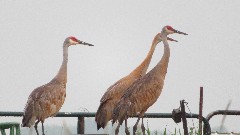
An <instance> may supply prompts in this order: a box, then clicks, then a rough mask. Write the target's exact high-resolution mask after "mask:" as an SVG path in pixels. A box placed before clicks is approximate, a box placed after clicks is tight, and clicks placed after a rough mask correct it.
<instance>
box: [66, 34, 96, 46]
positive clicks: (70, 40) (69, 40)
mask: <svg viewBox="0 0 240 135" xmlns="http://www.w3.org/2000/svg"><path fill="white" fill-rule="evenodd" d="M65 44H68V45H69V46H70V45H77V44H82V45H88V46H94V45H92V44H89V43H86V42H83V41H80V40H78V39H77V38H75V37H73V36H70V37H68V38H66V40H65Z"/></svg>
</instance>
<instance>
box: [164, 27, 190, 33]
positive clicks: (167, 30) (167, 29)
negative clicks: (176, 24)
mask: <svg viewBox="0 0 240 135" xmlns="http://www.w3.org/2000/svg"><path fill="white" fill-rule="evenodd" d="M162 32H166V33H167V34H173V33H178V34H183V35H188V34H187V33H184V32H181V31H178V30H175V29H173V27H171V26H169V25H167V26H165V27H163V29H162Z"/></svg>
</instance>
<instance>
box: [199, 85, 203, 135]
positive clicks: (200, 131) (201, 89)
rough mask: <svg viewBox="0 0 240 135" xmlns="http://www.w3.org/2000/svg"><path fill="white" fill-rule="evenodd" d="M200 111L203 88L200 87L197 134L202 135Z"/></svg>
mask: <svg viewBox="0 0 240 135" xmlns="http://www.w3.org/2000/svg"><path fill="white" fill-rule="evenodd" d="M202 110H203V87H200V99H199V117H198V119H199V134H200V135H202Z"/></svg>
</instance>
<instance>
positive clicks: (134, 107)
mask: <svg viewBox="0 0 240 135" xmlns="http://www.w3.org/2000/svg"><path fill="white" fill-rule="evenodd" d="M173 33H178V34H184V35H187V34H186V33H183V32H180V31H177V30H175V29H173V28H172V27H171V26H165V27H163V29H162V32H161V37H162V41H163V43H164V54H163V56H162V58H161V60H160V61H159V62H158V64H157V65H156V66H155V67H154V68H153V69H152V70H151V71H149V72H148V73H147V74H146V75H144V76H143V77H141V78H140V79H139V80H137V81H135V82H134V83H133V85H131V86H130V87H129V88H128V89H127V90H126V92H125V93H124V95H123V96H122V97H121V100H120V101H119V102H118V103H117V105H116V107H115V108H114V110H113V121H112V123H115V121H116V120H118V121H119V123H120V124H122V122H123V120H125V127H126V126H127V122H126V120H127V118H128V117H129V116H133V115H137V116H138V120H137V122H136V124H135V125H134V127H133V134H135V132H136V130H137V125H138V122H139V120H140V118H143V116H144V113H145V112H146V111H147V109H148V108H149V107H150V106H152V105H153V104H154V103H155V102H156V100H157V99H158V97H159V96H160V94H161V91H162V88H163V84H164V79H165V76H166V73H167V67H168V62H169V57H170V48H169V45H168V42H167V40H166V39H167V35H168V34H173ZM141 127H142V132H143V134H145V128H144V125H143V119H142V126H141ZM117 128H119V127H117ZM116 130H118V129H116Z"/></svg>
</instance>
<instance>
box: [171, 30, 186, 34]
mask: <svg viewBox="0 0 240 135" xmlns="http://www.w3.org/2000/svg"><path fill="white" fill-rule="evenodd" d="M174 33H178V34H183V35H188V34H187V33H184V32H181V31H178V30H175V29H174Z"/></svg>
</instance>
